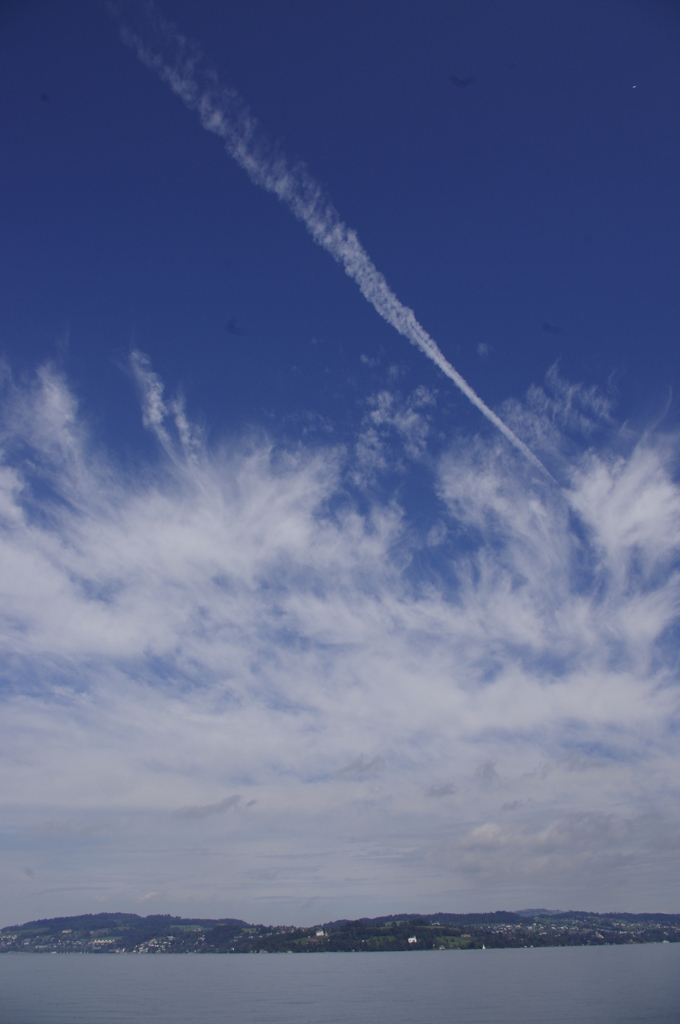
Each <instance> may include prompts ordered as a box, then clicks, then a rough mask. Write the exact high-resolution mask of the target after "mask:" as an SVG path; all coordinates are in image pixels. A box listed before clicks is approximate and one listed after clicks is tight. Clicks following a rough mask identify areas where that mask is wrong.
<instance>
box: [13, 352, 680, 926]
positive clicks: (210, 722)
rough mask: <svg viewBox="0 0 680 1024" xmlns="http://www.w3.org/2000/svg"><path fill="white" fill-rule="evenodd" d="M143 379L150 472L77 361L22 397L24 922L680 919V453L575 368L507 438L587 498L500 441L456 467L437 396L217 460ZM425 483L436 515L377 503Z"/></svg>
mask: <svg viewBox="0 0 680 1024" xmlns="http://www.w3.org/2000/svg"><path fill="white" fill-rule="evenodd" d="M132 366H133V370H134V373H135V377H136V380H137V384H138V386H139V389H140V395H141V405H142V416H143V420H144V423H145V426H146V427H147V429H148V430H149V431H151V432H152V433H153V434H154V435H155V436H156V438H157V439H158V442H159V453H160V454H159V458H158V460H157V461H155V462H153V463H146V464H137V465H136V466H133V467H126V468H122V467H121V466H120V465H118V464H117V463H116V461H115V459H114V458H113V456H112V455H111V453H109V452H107V451H106V450H104V449H103V448H102V447H101V445H99V444H98V443H97V442H96V441H95V439H94V438H93V437H92V435H91V433H90V431H89V430H88V426H87V422H86V419H85V417H84V416H83V414H82V413H81V412H80V410H79V408H78V403H77V401H76V399H75V397H74V395H73V393H72V391H71V389H70V388H69V385H68V382H67V380H66V379H65V378H64V377H63V376H62V375H61V374H60V373H58V372H57V371H56V370H55V369H54V368H52V367H50V366H44V367H42V368H41V369H40V371H39V372H38V373H37V375H36V376H35V378H34V379H33V380H31V381H29V382H24V383H21V382H16V381H14V380H12V378H11V375H10V374H9V373H7V374H6V375H5V379H4V391H5V394H4V402H3V411H2V424H1V427H2V432H1V441H2V462H1V465H0V545H1V557H2V564H3V574H2V580H1V581H0V586H1V587H2V602H1V603H0V607H1V609H2V617H1V619H0V628H1V630H2V640H3V642H2V665H3V675H4V678H5V683H4V686H3V689H2V698H1V699H2V717H1V722H2V725H1V726H0V736H1V740H2V742H1V744H0V749H1V753H0V765H1V767H2V770H0V803H1V804H2V806H3V809H4V813H3V817H4V821H5V827H4V837H5V841H6V845H8V846H9V847H10V849H8V850H7V853H6V856H5V857H4V858H3V867H2V878H3V882H4V884H5V889H6V891H8V892H16V894H17V895H16V901H17V902H16V906H17V908H18V907H19V906H20V905H21V907H24V908H25V907H29V908H30V911H26V912H25V913H24V912H23V911H22V913H23V916H25V917H26V918H28V917H30V916H31V913H33V912H34V913H35V914H37V915H39V916H40V915H44V914H46V913H59V912H62V911H63V912H66V910H73V911H74V912H75V911H76V910H78V909H79V908H81V907H84V908H85V909H91V908H92V906H93V901H96V900H101V901H102V902H103V903H105V904H106V906H107V907H111V906H113V904H114V903H115V904H116V906H118V905H121V906H122V905H123V904H125V906H127V907H130V906H132V907H134V904H135V901H136V900H137V899H138V898H139V899H142V898H143V897H144V898H146V896H145V894H148V893H149V892H153V893H156V894H157V895H156V896H154V897H153V900H154V903H153V904H152V903H151V901H150V900H149V902H148V906H149V907H150V908H151V909H155V908H156V907H157V908H158V909H159V910H164V911H167V910H171V911H172V912H191V913H199V912H201V913H208V912H210V913H211V914H218V913H225V914H227V913H229V914H230V915H231V916H240V917H245V918H246V919H253V918H258V919H259V918H261V917H266V918H267V919H269V918H272V919H276V918H278V919H281V920H293V919H296V920H308V919H309V920H311V919H314V920H316V919H318V918H325V919H329V918H330V917H333V916H336V917H337V916H346V915H351V914H357V915H358V914H360V913H370V912H373V911H375V912H383V911H385V912H387V911H390V910H395V909H416V910H417V909H421V910H422V909H428V908H429V909H432V910H435V909H437V908H439V909H446V908H447V907H455V908H463V909H472V908H473V907H477V908H479V907H481V906H483V907H489V908H491V909H495V908H497V907H498V906H500V905H508V906H515V907H517V906H521V905H527V904H528V905H557V906H559V905H561V904H562V903H563V902H565V901H566V900H570V901H571V900H573V901H574V902H575V903H579V902H580V903H583V904H584V905H588V906H592V907H600V908H605V909H606V908H607V907H609V908H610V909H611V908H612V907H616V908H617V909H659V910H664V909H677V901H678V896H679V895H680V893H679V892H678V884H677V861H676V858H677V842H678V837H679V836H680V818H679V816H678V813H677V807H678V795H679V794H678V778H679V777H680V776H679V775H678V770H677V769H678V748H677V737H678V724H679V715H678V682H677V626H678V600H679V597H680V589H679V576H678V552H679V549H680V486H679V485H678V482H677V475H676V473H677V465H676V459H677V456H676V452H677V438H675V437H673V436H668V435H663V434H660V433H651V434H647V435H645V436H642V437H639V438H634V437H633V436H632V435H631V434H630V433H626V432H625V431H624V430H623V429H622V428H620V427H619V426H618V425H617V424H616V423H615V421H614V419H613V416H612V413H611V410H610V409H609V408H608V405H607V403H606V402H605V401H604V399H603V398H602V397H601V396H600V395H599V394H598V393H597V392H596V391H595V390H590V391H587V390H585V389H583V388H581V387H579V386H577V385H569V384H568V383H566V382H565V381H563V380H561V379H560V378H559V376H558V375H557V374H556V373H555V372H552V374H551V375H549V379H548V380H547V381H546V384H545V386H544V387H543V388H537V387H536V388H533V389H532V391H531V392H530V394H529V395H528V397H527V400H526V401H525V402H524V403H519V402H514V403H508V404H507V406H506V407H505V409H504V416H505V418H506V419H507V420H508V422H509V423H511V425H512V426H513V429H515V430H516V431H517V432H518V433H520V434H521V435H522V436H523V437H525V438H527V439H528V440H530V442H531V444H532V445H534V446H535V447H536V450H537V451H539V452H540V453H541V454H542V455H544V456H546V457H550V459H551V460H552V462H553V464H558V465H559V467H560V472H561V475H562V478H563V479H565V480H568V481H569V482H568V485H567V486H566V487H565V488H564V490H563V491H559V490H558V489H557V488H555V487H554V486H552V485H551V484H550V482H549V481H547V480H544V479H540V478H537V477H536V475H535V474H533V473H532V471H531V469H530V467H529V466H527V464H526V462H525V461H524V460H523V459H521V458H520V457H519V456H518V455H517V454H516V453H514V452H511V451H509V450H508V449H507V447H506V446H504V444H503V442H502V441H501V440H500V438H485V439H484V438H479V437H475V438H467V439H466V438H460V439H458V440H457V441H456V443H455V444H453V445H451V446H450V447H448V448H447V449H446V450H444V451H443V452H439V453H436V452H435V451H434V448H433V446H432V444H431V419H430V418H431V416H432V415H433V410H434V409H435V407H436V396H433V395H431V394H429V393H426V392H425V390H424V389H422V388H421V389H418V390H417V391H416V392H414V393H413V394H412V395H402V394H400V393H399V392H397V391H396V390H394V388H392V389H390V388H389V387H386V388H385V389H384V390H383V391H381V392H379V393H378V394H377V395H376V396H375V397H374V399H373V400H372V401H371V402H369V403H368V404H367V407H366V417H365V422H364V424H363V427H362V430H361V432H360V434H359V436H357V438H356V441H355V444H354V446H353V447H350V448H343V447H341V446H334V445H333V444H332V443H328V442H327V441H325V442H320V443H316V442H313V441H312V440H309V441H307V442H305V443H296V444H295V445H293V444H291V445H286V444H285V443H284V442H280V441H279V442H274V441H272V440H271V439H267V438H263V437H252V436H249V437H247V438H241V439H240V440H239V439H232V440H231V441H229V442H228V443H227V442H225V443H223V444H219V445H208V444H207V443H206V441H205V439H204V438H203V437H202V435H201V433H200V431H198V430H197V429H196V428H195V426H194V425H193V424H192V422H191V420H190V417H189V416H188V414H187V412H186V410H185V409H184V407H183V405H182V403H181V402H180V401H177V400H172V399H168V398H166V396H165V393H164V389H163V384H162V381H161V380H160V379H159V378H158V376H157V375H156V374H155V373H154V371H153V368H152V367H151V366H150V364H149V362H148V360H147V359H146V358H145V357H144V356H143V355H142V354H140V353H134V354H133V357H132ZM397 463H399V465H400V467H401V468H400V472H402V474H408V472H409V466H412V467H417V468H418V470H419V471H420V472H421V473H425V475H426V477H427V478H428V479H429V493H428V494H427V495H426V496H424V500H425V498H426V499H427V502H428V503H429V505H428V507H429V508H430V512H431V514H430V518H429V520H428V521H427V523H424V522H421V521H416V519H414V518H411V517H409V514H408V512H407V511H406V509H405V507H403V506H402V505H400V503H399V501H398V500H397V499H396V497H395V495H394V493H392V492H389V489H386V488H383V489H381V488H380V486H378V484H377V483H376V481H378V483H379V481H380V479H381V475H384V474H387V473H389V472H390V471H391V470H393V469H394V467H395V465H396V464H397ZM419 479H420V478H419ZM45 837H48V838H49V842H47V840H46V838H45ZM404 893H408V899H407V902H408V904H409V905H408V907H405V906H404V899H405V897H404ZM74 900H75V903H74ZM12 906H13V905H12V904H11V903H10V905H9V907H8V909H7V911H6V912H7V913H8V915H9V917H10V918H13V910H12ZM277 908H278V909H277Z"/></svg>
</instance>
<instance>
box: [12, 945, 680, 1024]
mask: <svg viewBox="0 0 680 1024" xmlns="http://www.w3.org/2000/svg"><path fill="white" fill-rule="evenodd" d="M443 1021H451V1022H455V1024H520V1022H521V1024H532V1022H539V1021H540V1022H546V1024H548V1022H550V1024H565V1022H569V1024H591V1022H593V1024H595V1022H597V1024H605V1022H606V1024H633V1022H636V1024H637V1022H644V1024H680V944H678V945H645V946H603V947H585V948H575V949H500V950H486V951H482V950H479V951H476V950H469V951H466V952H422V953H420V952H419V953H364V954H354V955H352V954H351V953H345V954H343V953H326V954H308V955H293V956H289V955H285V954H278V955H266V956H263V955H259V956H252V955H251V956H248V955H244V956H219V955H214V956H211V955H207V954H204V955H201V956H181V955H177V956H158V955H156V956H134V955H127V956H111V955H100V956H92V955H90V956H78V955H77V954H74V955H68V954H66V955H62V954H57V955H50V954H44V955H41V954H30V953H29V954H23V955H22V954H11V953H10V954H4V955H3V956H0V1022H1V1024H156V1022H158V1024H160V1022H163V1024H180V1022H182V1024H193V1022H197V1024H203V1022H205V1024H218V1022H219V1024H236V1022H238V1024H275V1022H276V1024H320V1022H323V1024H373V1022H376V1024H377V1022H381V1024H382V1022H389V1024H435V1022H438V1024H439V1022H443Z"/></svg>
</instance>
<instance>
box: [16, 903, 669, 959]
mask: <svg viewBox="0 0 680 1024" xmlns="http://www.w3.org/2000/svg"><path fill="white" fill-rule="evenodd" d="M642 942H680V914H652V913H645V914H629V913H623V914H618V913H605V914H598V913H594V912H589V911H572V910H568V911H556V910H546V909H543V908H541V909H537V910H521V911H506V910H498V911H494V912H490V913H478V914H475V913H469V914H454V913H449V912H442V913H439V914H427V915H422V914H390V915H387V916H384V917H374V918H368V917H365V918H360V919H358V920H354V921H348V920H338V921H329V922H327V923H325V924H323V925H315V926H314V927H312V928H297V927H294V926H291V925H278V926H268V925H254V924H249V923H248V922H247V921H242V920H240V919H239V918H218V919H214V918H198V917H197V918H182V917H173V916H172V915H170V914H150V915H149V916H147V917H140V916H139V915H138V914H126V913H106V912H102V913H99V914H80V915H77V916H74V917H54V918H44V919H41V920H37V921H28V922H27V923H26V924H22V925H15V926H13V927H9V928H3V929H1V930H0V952H25V953H42V952H51V953H59V952H61V953H76V952H79V953H284V952H285V953H312V952H314V953H316V952H319V953H320V952H387V951H415V950H428V949H429V950H432V949H436V950H461V949H484V948H486V949H492V948H505V947H526V946H574V945H611V944H621V943H642Z"/></svg>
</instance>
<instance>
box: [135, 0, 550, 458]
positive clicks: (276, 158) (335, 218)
mask: <svg viewBox="0 0 680 1024" xmlns="http://www.w3.org/2000/svg"><path fill="white" fill-rule="evenodd" d="M143 7H144V10H145V13H146V15H147V17H148V23H149V25H150V27H151V28H152V29H154V30H155V32H156V34H157V36H158V39H159V43H160V44H162V47H163V49H165V50H168V49H172V50H174V51H175V53H174V57H173V58H172V59H168V58H167V57H164V56H162V54H161V53H159V52H154V50H152V49H150V48H149V46H147V45H146V44H145V43H144V42H143V41H142V39H141V37H140V36H139V35H138V34H137V33H135V32H133V31H131V30H130V29H129V28H127V27H125V26H123V27H122V28H121V35H122V38H123V41H124V42H125V43H126V44H127V45H128V46H131V47H132V48H133V49H134V50H135V51H136V53H137V56H138V57H139V59H140V60H141V61H142V63H144V64H145V65H146V66H147V67H149V68H151V69H152V70H154V71H155V72H156V73H157V74H158V75H159V76H160V78H161V79H162V80H163V81H164V82H167V83H168V85H169V86H170V88H171V89H172V90H173V92H175V93H176V94H177V95H178V96H179V97H180V99H181V100H183V102H184V103H185V104H186V106H187V107H189V109H190V110H195V111H197V113H198V115H199V118H200V120H201V124H202V125H203V127H204V128H206V129H207V130H208V131H210V132H214V134H215V135H219V136H220V138H221V139H223V140H224V142H225V143H226V149H227V152H228V153H229V155H230V156H232V157H233V158H234V160H236V161H237V163H238V164H240V166H241V167H242V168H243V169H244V170H245V171H246V173H247V174H248V175H249V177H250V179H251V181H253V182H254V183H255V184H256V185H260V186H261V187H262V188H264V189H266V190H267V191H268V192H273V193H274V194H275V195H276V196H278V198H279V199H280V200H281V201H282V202H284V203H285V204H286V206H287V207H288V209H289V210H290V211H291V212H292V213H293V214H294V215H295V216H296V217H297V218H298V220H301V221H302V222H303V224H304V225H305V226H306V228H307V230H308V231H309V233H310V235H311V236H312V238H313V239H314V241H315V242H317V244H318V245H321V246H323V248H324V249H326V250H327V252H329V253H330V254H331V256H332V257H333V258H334V259H335V260H337V261H338V263H341V264H342V265H343V267H344V268H345V271H346V273H347V274H349V276H350V277H351V278H353V279H354V280H355V281H356V283H357V284H358V285H359V288H360V290H361V293H362V295H363V296H364V297H365V298H366V299H368V301H369V302H370V303H371V305H372V306H373V308H374V309H375V310H377V312H378V313H379V314H380V316H381V317H383V319H385V320H387V322H388V323H389V324H392V326H393V327H395V328H396V329H397V330H398V331H399V333H400V334H403V335H404V337H405V338H408V340H409V341H410V342H411V343H412V344H413V345H416V346H417V347H418V348H419V349H421V351H423V352H424V353H425V355H426V356H428V358H430V359H431V360H432V362H433V363H436V365H437V366H438V367H439V369H440V370H441V371H442V373H444V374H446V376H447V377H449V378H450V379H451V380H452V381H453V383H454V384H455V385H456V387H458V388H460V390H461V391H462V392H463V394H464V395H466V396H467V397H468V398H469V399H470V401H471V402H472V404H473V405H476V406H477V408H478V409H479V411H480V412H481V413H482V414H483V415H484V416H486V418H487V419H488V420H489V421H490V422H491V423H493V424H494V426H495V427H498V429H499V430H500V432H501V433H502V434H504V435H505V437H507V439H508V441H510V443H511V444H513V445H514V446H515V447H516V448H518V449H519V451H521V452H522V454H523V455H524V456H526V458H527V459H528V460H529V462H531V463H532V464H533V465H534V466H536V467H537V469H540V470H542V471H543V472H544V473H547V470H546V468H545V466H544V465H543V463H542V462H540V461H539V459H537V458H536V456H535V455H534V453H533V452H532V451H531V450H530V449H529V448H528V447H527V446H526V445H525V444H524V442H523V441H521V440H520V439H519V438H518V437H517V435H516V434H515V433H514V432H513V431H512V430H511V429H510V427H508V426H506V424H505V423H504V422H503V420H502V419H501V418H500V416H497V415H496V413H495V412H493V410H492V409H490V408H489V407H488V405H486V403H485V402H483V401H482V399H481V398H480V397H479V395H478V394H477V393H476V392H475V391H474V390H473V389H472V388H471V387H470V385H469V384H468V382H467V381H466V380H465V379H464V377H461V375H460V374H459V373H458V371H457V370H456V369H455V368H454V367H453V366H452V365H451V363H450V362H449V361H448V359H447V358H446V357H445V356H444V353H443V352H442V351H441V349H440V348H439V346H438V345H437V343H436V342H435V341H434V339H433V338H431V337H430V335H429V334H428V333H427V331H426V330H425V328H424V327H422V326H421V325H420V324H419V323H418V321H417V320H416V317H415V314H414V312H413V310H412V309H409V308H408V307H407V306H404V305H403V304H402V303H401V302H400V301H399V299H398V298H397V296H396V295H395V294H394V292H393V291H392V290H391V289H390V287H389V285H388V284H387V281H386V280H385V278H384V277H383V275H382V274H381V273H380V271H379V270H378V269H377V268H376V266H375V264H374V263H373V261H372V260H371V259H370V257H369V256H368V253H367V252H366V250H365V249H364V247H363V246H362V244H361V242H360V241H359V239H358V238H357V235H356V232H355V231H353V230H352V229H351V228H348V227H347V225H346V224H345V223H344V222H343V221H342V220H341V219H340V215H339V214H338V212H337V210H336V209H335V207H334V206H333V204H332V203H331V202H330V200H329V199H328V197H327V196H326V195H325V193H324V191H323V189H322V187H321V186H320V185H319V184H318V182H316V181H315V180H314V179H313V178H312V177H311V176H310V174H309V173H308V172H307V170H306V168H305V167H304V166H302V165H296V166H294V167H289V166H288V163H287V161H286V159H285V157H284V156H283V155H282V154H281V153H280V152H278V151H276V150H275V149H272V147H271V145H270V144H268V142H267V140H266V139H265V138H264V136H263V135H262V133H261V131H260V130H259V127H258V123H257V121H256V119H255V118H254V117H253V116H252V114H251V113H250V111H249V109H248V107H247V106H246V104H245V103H244V102H243V100H242V99H241V98H240V96H239V95H238V93H236V92H235V91H234V90H232V89H227V88H225V87H224V86H221V85H220V83H219V81H218V79H217V76H216V75H215V74H214V72H212V71H209V70H205V69H202V68H201V66H202V63H203V61H202V56H201V53H200V51H199V50H198V48H197V47H196V46H195V45H193V44H190V43H189V42H188V41H187V39H186V38H185V37H184V36H183V35H182V34H181V33H180V32H179V31H178V30H177V29H176V28H175V27H174V26H173V25H171V24H170V23H169V22H167V21H166V20H165V19H164V18H163V17H162V16H161V15H160V14H159V12H158V10H157V9H156V8H155V6H154V5H153V4H152V3H145V4H144V5H143ZM548 475H549V474H548Z"/></svg>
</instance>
